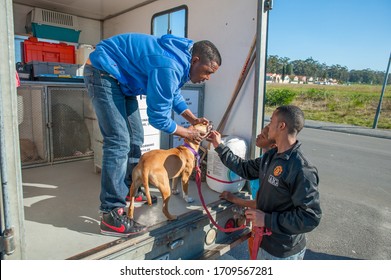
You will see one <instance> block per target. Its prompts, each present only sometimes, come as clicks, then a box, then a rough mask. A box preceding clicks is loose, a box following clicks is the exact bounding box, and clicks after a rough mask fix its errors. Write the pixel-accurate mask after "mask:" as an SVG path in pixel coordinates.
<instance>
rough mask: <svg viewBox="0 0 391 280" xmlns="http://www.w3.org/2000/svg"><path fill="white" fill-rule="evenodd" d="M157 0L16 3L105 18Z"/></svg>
mask: <svg viewBox="0 0 391 280" xmlns="http://www.w3.org/2000/svg"><path fill="white" fill-rule="evenodd" d="M155 1H157V0H126V1H125V0H15V1H13V3H15V4H23V5H28V6H32V7H37V8H42V9H47V10H52V11H58V12H61V13H67V14H71V15H75V16H80V17H85V18H89V19H95V20H105V19H109V18H111V17H113V16H116V15H119V14H122V13H124V12H128V11H131V10H133V9H135V8H137V7H141V6H144V5H147V4H149V3H152V2H155Z"/></svg>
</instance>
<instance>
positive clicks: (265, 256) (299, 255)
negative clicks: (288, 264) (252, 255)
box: [257, 248, 306, 260]
mask: <svg viewBox="0 0 391 280" xmlns="http://www.w3.org/2000/svg"><path fill="white" fill-rule="evenodd" d="M305 251H306V248H304V249H303V250H301V251H300V252H299V253H297V254H294V255H292V256H289V257H286V258H278V257H275V256H273V255H271V254H269V253H268V252H266V251H265V250H263V249H262V248H259V251H258V256H257V260H303V259H304V255H305Z"/></svg>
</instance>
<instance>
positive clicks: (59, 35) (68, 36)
mask: <svg viewBox="0 0 391 280" xmlns="http://www.w3.org/2000/svg"><path fill="white" fill-rule="evenodd" d="M31 28H32V31H33V35H34V37H37V38H46V39H52V40H57V41H64V42H72V43H78V42H79V36H80V32H81V31H80V30H74V29H69V28H64V27H58V26H51V25H46V24H38V23H35V22H32V23H31Z"/></svg>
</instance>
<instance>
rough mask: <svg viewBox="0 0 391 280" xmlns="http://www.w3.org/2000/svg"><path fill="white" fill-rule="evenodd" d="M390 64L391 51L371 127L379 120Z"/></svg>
mask: <svg viewBox="0 0 391 280" xmlns="http://www.w3.org/2000/svg"><path fill="white" fill-rule="evenodd" d="M390 64H391V52H390V58H389V59H388V66H387V70H386V74H385V76H384V81H383V88H382V90H381V94H380V100H379V104H378V106H377V110H376V115H375V120H374V121H373V126H372V128H373V129H376V128H377V122H378V121H379V116H380V111H381V105H382V102H383V96H384V92H385V91H386V86H387V80H388V72H389V71H390Z"/></svg>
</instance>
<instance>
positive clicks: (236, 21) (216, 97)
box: [103, 0, 257, 144]
mask: <svg viewBox="0 0 391 280" xmlns="http://www.w3.org/2000/svg"><path fill="white" fill-rule="evenodd" d="M181 5H186V6H187V7H188V37H189V38H190V39H193V40H195V41H198V40H204V39H207V40H210V41H212V42H213V43H214V44H215V45H216V46H217V47H218V49H219V50H220V52H221V55H222V66H221V67H220V69H219V70H218V71H217V73H216V74H213V75H212V77H211V80H210V81H207V82H206V85H205V107H204V115H205V117H207V118H208V119H210V120H211V121H213V123H214V124H215V127H217V125H218V124H219V122H220V120H221V118H222V116H223V114H224V112H225V110H226V108H227V106H228V104H229V101H230V99H231V95H232V93H233V90H234V88H235V86H236V82H237V80H238V78H239V75H240V73H241V71H242V67H243V64H244V62H245V59H246V56H247V53H248V52H249V50H250V46H251V42H252V40H253V38H254V36H255V32H256V26H257V1H256V0H246V1H237V0H213V1H211V0H197V1H183V0H182V1H181V0H159V1H156V2H153V3H151V4H149V5H146V6H143V7H140V8H138V9H136V10H133V11H130V12H128V13H125V14H122V15H120V16H117V17H115V18H112V19H109V20H106V21H105V22H104V24H103V37H104V38H108V37H110V36H113V35H115V34H119V33H126V32H141V33H148V34H150V32H151V19H152V16H153V15H154V14H156V13H158V12H162V11H165V10H168V9H171V8H175V7H178V6H181ZM253 95H254V70H253V69H252V71H251V72H250V75H249V76H248V78H247V81H246V82H245V84H244V85H243V88H242V91H241V93H240V96H239V97H238V99H237V101H236V103H235V105H234V108H233V109H232V113H231V115H230V118H229V119H228V122H227V126H226V129H225V130H224V134H226V135H236V136H240V137H243V138H245V139H246V140H247V143H248V144H249V143H250V140H251V137H252V135H251V134H252V133H251V130H252V121H253V100H254V98H253Z"/></svg>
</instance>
